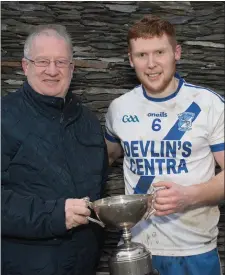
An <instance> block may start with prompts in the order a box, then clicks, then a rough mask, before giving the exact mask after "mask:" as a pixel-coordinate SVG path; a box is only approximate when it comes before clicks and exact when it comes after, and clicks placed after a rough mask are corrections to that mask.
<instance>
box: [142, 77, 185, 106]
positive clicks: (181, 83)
mask: <svg viewBox="0 0 225 275" xmlns="http://www.w3.org/2000/svg"><path fill="white" fill-rule="evenodd" d="M174 76H175V77H176V78H177V79H178V81H179V83H178V87H177V89H176V91H175V92H174V93H172V94H171V95H169V96H166V97H163V98H156V97H151V96H149V95H148V94H147V92H146V91H145V88H144V86H143V85H141V87H142V91H143V95H144V97H145V98H147V99H148V100H150V101H155V102H163V101H167V100H170V99H171V98H174V97H175V96H176V95H177V94H178V92H179V91H180V88H181V86H182V85H183V83H184V79H183V78H181V77H180V75H179V74H178V73H175V75H174Z"/></svg>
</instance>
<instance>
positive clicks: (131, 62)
mask: <svg viewBox="0 0 225 275" xmlns="http://www.w3.org/2000/svg"><path fill="white" fill-rule="evenodd" d="M128 58H129V62H130V66H131V68H133V67H134V64H133V61H132V56H131V53H130V52H128Z"/></svg>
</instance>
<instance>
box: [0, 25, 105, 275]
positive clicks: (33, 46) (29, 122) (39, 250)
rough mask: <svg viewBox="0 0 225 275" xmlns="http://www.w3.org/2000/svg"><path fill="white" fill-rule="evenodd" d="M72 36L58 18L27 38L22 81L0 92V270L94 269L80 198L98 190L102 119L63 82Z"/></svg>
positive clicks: (69, 72) (59, 272)
mask: <svg viewBox="0 0 225 275" xmlns="http://www.w3.org/2000/svg"><path fill="white" fill-rule="evenodd" d="M72 57H73V52H72V43H71V38H70V36H69V34H68V33H67V32H66V29H65V28H64V27H63V26H59V25H46V26H39V27H37V28H36V30H35V31H34V32H32V33H31V34H30V35H29V37H28V38H27V40H26V42H25V46H24V58H23V60H22V66H23V70H24V73H25V75H26V76H27V81H26V82H25V83H24V84H23V86H22V87H21V88H20V89H19V90H18V91H16V92H15V93H11V94H9V95H8V96H6V97H4V98H3V99H2V274H4V275H9V274H21V275H26V274H27V275H35V274H39V275H63V274H65V275H70V274H71V275H72V274H73V275H78V274H79V275H89V274H95V266H96V264H97V262H98V258H99V251H100V245H101V237H100V236H101V235H102V234H101V232H100V231H99V230H100V227H99V225H95V224H93V223H89V222H88V217H89V216H90V214H91V212H90V210H89V209H88V207H87V205H86V203H85V200H83V199H82V198H84V197H86V196H88V197H89V198H90V200H92V201H94V200H96V199H98V198H100V196H101V192H102V188H103V186H104V182H105V177H106V169H107V164H108V163H107V162H108V161H107V154H106V146H105V142H104V137H103V135H102V131H101V126H100V124H99V122H98V120H97V119H96V117H95V116H94V115H93V114H92V113H91V112H90V111H89V110H88V109H86V108H85V107H83V106H82V105H81V103H80V102H79V101H78V99H77V98H76V97H75V96H74V95H73V94H72V92H71V91H70V90H69V86H70V82H71V79H72V76H73V70H74V64H73V61H72Z"/></svg>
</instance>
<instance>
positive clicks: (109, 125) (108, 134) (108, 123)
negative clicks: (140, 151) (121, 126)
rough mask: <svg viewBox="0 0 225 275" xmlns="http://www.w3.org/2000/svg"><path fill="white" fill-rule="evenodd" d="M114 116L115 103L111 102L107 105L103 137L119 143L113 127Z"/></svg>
mask: <svg viewBox="0 0 225 275" xmlns="http://www.w3.org/2000/svg"><path fill="white" fill-rule="evenodd" d="M115 117H116V109H115V104H114V102H112V103H111V104H110V105H109V108H108V111H107V113H106V116H105V138H106V139H107V140H108V141H111V142H116V143H120V139H119V137H118V136H117V135H116V131H115V129H114V119H115Z"/></svg>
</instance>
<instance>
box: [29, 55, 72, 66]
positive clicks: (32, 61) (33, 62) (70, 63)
mask: <svg viewBox="0 0 225 275" xmlns="http://www.w3.org/2000/svg"><path fill="white" fill-rule="evenodd" d="M24 58H25V59H27V60H28V61H30V62H31V63H32V64H34V66H36V67H39V68H47V67H48V66H49V65H50V64H51V62H54V63H55V66H56V67H57V68H69V66H70V65H73V62H69V63H68V66H65V67H64V66H63V67H60V66H58V65H57V63H56V62H57V61H59V60H49V59H45V60H46V61H47V60H48V61H49V63H48V65H46V66H38V65H37V64H36V62H35V60H32V59H30V58H28V57H26V56H24ZM68 61H69V60H68Z"/></svg>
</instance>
